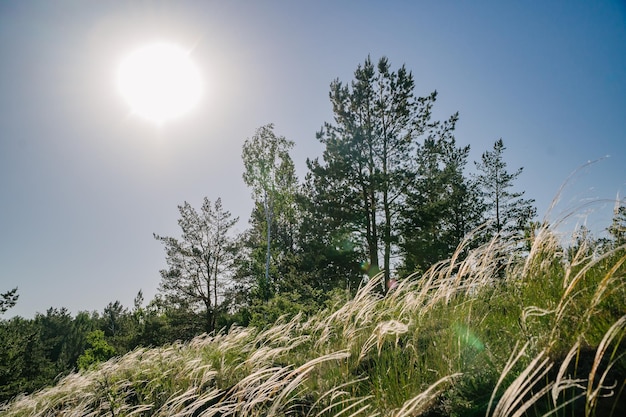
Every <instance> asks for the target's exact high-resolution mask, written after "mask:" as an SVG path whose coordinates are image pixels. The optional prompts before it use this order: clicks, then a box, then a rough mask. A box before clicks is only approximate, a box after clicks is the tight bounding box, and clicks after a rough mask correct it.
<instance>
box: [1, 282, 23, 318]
mask: <svg viewBox="0 0 626 417" xmlns="http://www.w3.org/2000/svg"><path fill="white" fill-rule="evenodd" d="M19 297H20V295H19V294H18V293H17V287H15V288H13V289H12V290H9V291H6V292H3V293H2V294H0V314H4V313H6V311H7V310H8V309H10V308H11V307H13V306H15V303H17V299H18V298H19Z"/></svg>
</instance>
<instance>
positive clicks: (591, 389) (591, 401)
mask: <svg viewBox="0 0 626 417" xmlns="http://www.w3.org/2000/svg"><path fill="white" fill-rule="evenodd" d="M624 336H626V315H625V316H622V317H621V318H620V319H619V320H618V321H617V322H615V323H614V324H613V325H612V326H611V328H610V329H609V330H608V331H607V332H606V335H605V336H604V338H603V339H602V341H601V342H600V345H599V346H598V349H597V350H596V355H595V357H594V360H593V365H592V367H591V372H589V379H588V382H587V401H586V404H585V413H586V415H593V412H594V410H595V408H596V406H597V403H598V399H599V398H600V397H602V396H606V397H610V396H615V392H614V389H615V388H616V387H617V386H618V384H619V382H618V381H615V382H614V383H613V384H611V385H605V381H606V378H607V376H608V374H609V371H610V370H611V368H613V366H614V365H615V364H616V363H617V362H618V361H619V360H620V359H621V358H622V357H624V355H626V352H624V351H621V352H619V351H618V349H619V348H620V346H622V347H623V345H622V341H623V339H624ZM611 344H614V347H613V350H612V351H611V353H610V355H609V358H608V360H609V363H608V364H607V365H606V367H605V369H604V371H603V372H602V374H601V375H599V378H598V380H597V383H595V382H596V376H598V375H597V374H598V372H599V371H600V366H601V362H602V359H603V358H604V357H605V356H606V354H607V351H608V349H609V347H610V346H611ZM623 384H624V381H622V387H623Z"/></svg>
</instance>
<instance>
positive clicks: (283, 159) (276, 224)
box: [241, 123, 298, 300]
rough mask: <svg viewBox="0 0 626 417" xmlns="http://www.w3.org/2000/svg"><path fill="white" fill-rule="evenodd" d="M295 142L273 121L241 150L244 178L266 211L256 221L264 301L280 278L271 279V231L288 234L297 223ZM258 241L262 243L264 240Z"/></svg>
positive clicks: (261, 207) (263, 127) (256, 208)
mask: <svg viewBox="0 0 626 417" xmlns="http://www.w3.org/2000/svg"><path fill="white" fill-rule="evenodd" d="M293 145H294V143H293V142H292V141H290V140H287V139H285V137H284V136H278V135H276V134H275V133H274V125H273V124H271V123H270V124H267V125H265V126H261V127H260V128H258V129H257V131H256V133H255V134H254V136H253V137H252V138H251V139H246V141H245V143H244V145H243V149H242V155H241V157H242V159H243V164H244V173H243V180H244V182H245V183H246V185H248V186H249V187H250V188H252V198H253V199H254V201H255V204H256V206H255V211H257V212H258V213H259V214H260V213H261V212H262V213H263V222H260V221H257V222H255V224H256V227H257V232H258V233H257V234H258V235H259V236H263V237H265V239H264V241H265V242H264V243H265V274H264V275H262V276H258V277H257V281H258V285H257V290H258V291H259V295H260V296H261V297H262V299H263V300H267V299H268V298H269V297H270V296H271V295H272V294H273V291H274V290H275V286H276V279H277V277H276V276H275V275H274V276H273V277H274V280H271V278H270V267H271V261H272V241H273V239H272V233H273V232H276V231H277V232H279V233H281V232H282V233H283V234H284V235H286V236H287V237H289V235H290V231H291V229H292V227H293V226H294V224H295V195H296V188H297V183H298V180H297V178H296V174H295V166H294V164H293V161H292V160H291V157H290V156H289V150H290V149H291V148H292V147H293ZM253 220H254V217H253ZM259 220H260V219H259ZM253 224H254V223H253ZM275 229H278V230H275ZM283 237H285V236H283ZM256 243H257V245H258V246H260V243H261V242H256ZM258 246H257V247H258ZM287 249H290V248H289V247H287Z"/></svg>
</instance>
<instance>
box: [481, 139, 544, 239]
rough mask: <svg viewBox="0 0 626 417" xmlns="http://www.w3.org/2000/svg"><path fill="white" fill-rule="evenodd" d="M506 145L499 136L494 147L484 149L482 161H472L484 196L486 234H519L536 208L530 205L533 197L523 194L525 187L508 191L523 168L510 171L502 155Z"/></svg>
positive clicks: (533, 214) (533, 215)
mask: <svg viewBox="0 0 626 417" xmlns="http://www.w3.org/2000/svg"><path fill="white" fill-rule="evenodd" d="M505 149H506V147H505V146H504V142H503V141H502V139H498V140H497V141H496V142H495V143H494V145H493V150H491V151H486V152H484V153H483V155H482V158H481V161H480V162H476V163H475V164H476V168H477V169H478V171H479V173H478V174H477V175H476V181H477V182H478V185H479V187H480V189H481V192H482V197H483V198H484V199H485V204H486V206H487V215H488V218H487V220H489V221H490V224H489V226H488V229H487V230H488V231H489V232H490V233H489V235H488V238H490V237H492V236H494V235H496V234H503V235H505V236H511V235H516V234H519V233H520V232H522V231H523V230H524V228H525V227H526V226H527V225H528V223H529V222H530V220H532V218H533V217H535V215H536V212H537V210H536V209H535V207H533V203H534V202H535V200H532V199H530V200H527V199H523V198H522V196H523V195H524V191H521V192H511V191H510V189H511V188H512V187H513V181H515V179H516V178H517V177H519V175H520V174H521V173H522V171H523V168H519V169H518V170H517V171H515V172H513V173H510V172H508V171H507V169H506V162H505V161H504V156H503V154H504V151H505Z"/></svg>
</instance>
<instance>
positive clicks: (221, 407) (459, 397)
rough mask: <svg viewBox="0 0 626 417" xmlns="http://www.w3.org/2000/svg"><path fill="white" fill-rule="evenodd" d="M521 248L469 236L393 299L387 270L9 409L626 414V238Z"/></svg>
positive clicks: (544, 234) (549, 240)
mask: <svg viewBox="0 0 626 417" xmlns="http://www.w3.org/2000/svg"><path fill="white" fill-rule="evenodd" d="M510 249H511V248H510V247H507V244H505V243H503V242H499V241H492V242H491V243H490V244H488V245H485V246H483V247H480V248H478V249H475V250H471V251H467V250H466V249H465V248H464V247H463V246H461V247H460V248H459V249H458V251H457V253H456V254H455V255H454V256H453V257H452V258H451V259H450V260H448V261H445V262H441V263H438V264H436V265H434V266H433V267H432V268H431V269H430V270H428V271H427V272H426V273H425V274H423V275H420V276H411V277H409V278H407V279H402V280H400V281H399V284H398V286H397V287H396V288H394V289H393V290H391V291H390V292H389V293H388V294H387V295H386V296H382V295H381V291H380V290H379V288H380V286H381V281H380V280H381V277H380V276H378V277H375V278H374V279H371V280H370V281H369V282H368V283H367V284H366V285H365V286H364V287H362V288H360V289H359V291H358V293H357V294H356V296H355V297H350V296H348V295H347V294H346V293H343V292H337V293H336V294H335V297H334V299H333V302H332V303H330V304H329V305H328V308H327V309H326V310H324V311H320V312H319V313H317V314H316V315H314V316H312V317H304V316H302V315H298V316H295V317H292V318H283V319H281V320H279V321H278V322H277V323H275V324H274V325H273V326H271V327H268V328H266V329H256V328H243V327H233V328H231V329H230V330H229V331H228V332H220V333H217V334H214V335H204V336H200V337H197V338H195V339H194V340H192V341H190V342H188V343H177V344H173V345H169V346H164V347H158V348H151V349H145V348H142V349H137V350H135V351H133V352H131V353H129V354H127V355H124V356H122V357H118V358H115V359H112V360H110V361H108V362H106V363H101V364H99V365H97V366H96V367H94V368H92V369H90V370H88V371H84V372H81V373H74V374H71V375H69V376H67V377H65V378H63V379H62V380H60V381H59V382H58V384H57V385H56V386H54V387H52V388H48V389H45V390H42V391H40V392H37V393H34V394H32V395H29V396H22V397H19V398H17V399H15V400H14V401H12V402H11V403H9V404H7V405H5V406H4V409H3V410H2V415H4V416H58V415H64V416H87V415H89V416H177V417H182V416H346V417H353V416H397V417H400V416H417V415H428V416H460V415H462V416H471V415H483V416H485V415H486V416H522V415H531V416H535V415H537V416H541V415H556V416H560V415H567V416H571V415H574V416H583V415H594V414H595V415H598V416H604V415H615V416H621V415H626V414H625V413H626V392H625V384H626V379H625V376H626V358H625V356H624V354H625V352H626V350H625V349H624V348H625V347H626V343H625V341H624V336H626V305H625V304H626V303H625V302H624V300H626V266H625V265H624V263H625V261H626V250H625V249H626V248H625V247H624V246H621V247H617V248H612V249H610V250H609V249H607V250H602V251H600V250H594V249H597V248H590V247H587V246H586V245H585V244H584V242H583V243H581V244H579V245H578V246H577V247H575V248H570V250H563V249H562V248H561V246H560V245H559V244H558V242H557V239H556V237H555V236H554V234H553V233H552V232H551V230H549V229H547V228H546V229H540V230H538V231H537V233H536V236H535V237H534V240H533V241H532V244H529V246H528V248H527V251H526V252H525V255H524V256H520V255H519V252H513V251H511V250H510ZM509 253H518V255H516V256H513V257H511V256H508V255H507V254H509ZM498 271H504V272H498ZM525 413H526V414H525Z"/></svg>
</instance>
